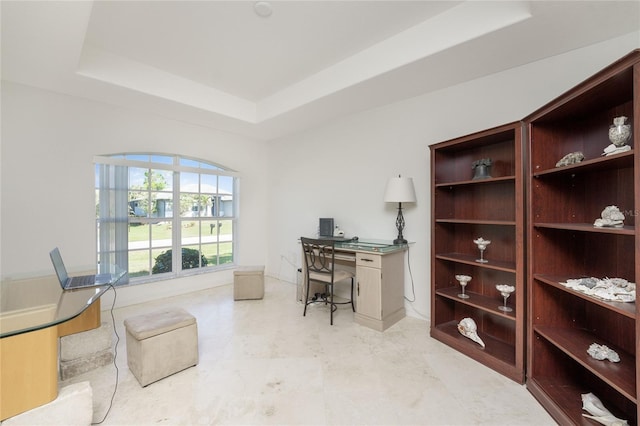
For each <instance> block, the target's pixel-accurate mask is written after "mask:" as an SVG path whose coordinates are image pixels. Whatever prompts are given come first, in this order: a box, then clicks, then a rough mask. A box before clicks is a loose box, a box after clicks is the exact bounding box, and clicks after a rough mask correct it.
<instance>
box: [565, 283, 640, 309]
mask: <svg viewBox="0 0 640 426" xmlns="http://www.w3.org/2000/svg"><path fill="white" fill-rule="evenodd" d="M560 284H563V285H565V286H567V287H568V288H570V289H573V290H576V291H579V292H581V293H584V294H587V295H589V296H593V297H597V298H599V299H602V300H608V301H610V302H626V303H633V302H635V301H636V284H635V283H631V282H629V281H627V280H625V279H624V278H603V279H599V278H594V277H590V278H575V279H568V280H567V281H566V282H561V283H560Z"/></svg>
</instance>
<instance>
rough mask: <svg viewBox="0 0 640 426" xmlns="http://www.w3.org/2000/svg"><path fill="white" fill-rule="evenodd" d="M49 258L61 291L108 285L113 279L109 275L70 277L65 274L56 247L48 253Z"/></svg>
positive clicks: (64, 268)
mask: <svg viewBox="0 0 640 426" xmlns="http://www.w3.org/2000/svg"><path fill="white" fill-rule="evenodd" d="M49 256H50V257H51V263H53V269H55V270H56V275H57V276H58V281H60V287H62V289H63V290H71V289H76V288H85V287H94V286H98V285H104V284H109V283H110V282H111V280H112V279H113V276H112V275H111V274H98V275H82V276H78V277H70V276H69V274H67V268H66V267H65V266H64V262H63V261H62V256H61V255H60V250H58V247H56V248H54V249H53V250H51V252H49Z"/></svg>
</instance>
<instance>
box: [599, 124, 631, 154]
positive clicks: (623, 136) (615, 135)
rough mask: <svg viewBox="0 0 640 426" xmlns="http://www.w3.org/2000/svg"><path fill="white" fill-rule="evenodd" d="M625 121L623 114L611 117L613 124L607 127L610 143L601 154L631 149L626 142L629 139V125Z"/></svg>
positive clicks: (617, 152)
mask: <svg viewBox="0 0 640 426" xmlns="http://www.w3.org/2000/svg"><path fill="white" fill-rule="evenodd" d="M626 121H627V117H625V116H620V117H615V118H614V119H613V124H612V125H611V127H609V140H610V141H611V145H609V146H607V147H606V148H605V149H604V152H603V153H602V155H605V156H608V155H613V154H619V153H621V152H626V151H630V150H631V147H630V146H629V145H627V144H626V143H627V141H629V139H631V125H630V124H625V122H626Z"/></svg>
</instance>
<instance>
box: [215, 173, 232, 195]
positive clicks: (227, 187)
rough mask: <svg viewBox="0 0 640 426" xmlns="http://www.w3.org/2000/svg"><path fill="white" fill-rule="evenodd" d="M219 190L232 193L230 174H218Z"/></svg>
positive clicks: (222, 192)
mask: <svg viewBox="0 0 640 426" xmlns="http://www.w3.org/2000/svg"><path fill="white" fill-rule="evenodd" d="M218 185H219V186H220V189H219V192H220V193H221V194H233V178H232V177H230V176H218Z"/></svg>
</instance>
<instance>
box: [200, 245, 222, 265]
mask: <svg viewBox="0 0 640 426" xmlns="http://www.w3.org/2000/svg"><path fill="white" fill-rule="evenodd" d="M202 255H203V256H204V257H205V259H207V265H206V266H207V267H212V266H217V265H218V244H202Z"/></svg>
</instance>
